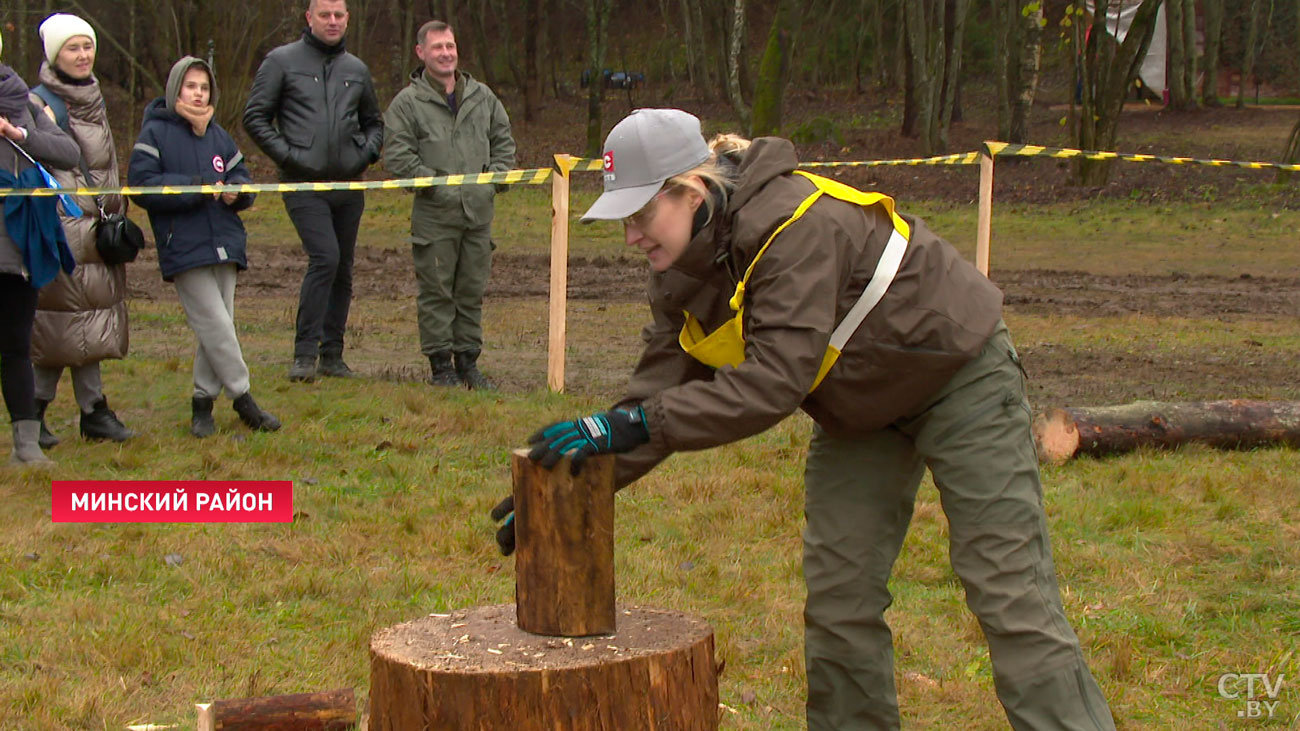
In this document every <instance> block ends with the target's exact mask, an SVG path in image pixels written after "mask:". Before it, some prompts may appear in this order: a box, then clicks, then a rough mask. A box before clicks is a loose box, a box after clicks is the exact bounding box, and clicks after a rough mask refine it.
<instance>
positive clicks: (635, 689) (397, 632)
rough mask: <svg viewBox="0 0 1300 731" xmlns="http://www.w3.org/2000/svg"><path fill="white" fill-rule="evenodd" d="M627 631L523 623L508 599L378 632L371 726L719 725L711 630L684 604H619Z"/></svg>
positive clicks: (377, 729)
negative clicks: (666, 607) (547, 628)
mask: <svg viewBox="0 0 1300 731" xmlns="http://www.w3.org/2000/svg"><path fill="white" fill-rule="evenodd" d="M617 629H618V631H617V632H616V633H612V634H610V635H606V636H600V637H589V638H580V639H569V638H561V637H543V636H539V635H535V634H531V633H528V632H524V631H522V630H520V629H519V627H518V626H517V625H516V623H515V608H514V607H513V606H511V605H509V604H502V605H497V606H491V607H480V608H477V609H471V610H464V611H459V612H454V613H452V614H448V615H429V616H428V617H424V618H422V619H418V620H415V621H414V622H407V623H405V624H399V625H396V626H394V627H389V628H387V629H384V630H380V631H379V632H377V633H376V634H375V636H374V638H373V639H372V640H371V643H370V730H371V731H418V730H420V729H471V728H472V729H478V730H480V731H496V730H497V729H500V730H501V731H506V730H509V731H651V730H654V731H668V730H669V729H672V730H673V731H697V730H699V731H713V730H714V729H717V727H718V678H717V670H716V667H715V665H714V656H713V631H712V630H711V629H710V628H709V626H708V625H707V624H705V623H704V622H701V621H699V620H697V619H693V618H691V617H688V616H685V615H682V614H677V613H675V612H662V611H656V610H652V609H643V608H640V607H634V606H620V607H618V628H617Z"/></svg>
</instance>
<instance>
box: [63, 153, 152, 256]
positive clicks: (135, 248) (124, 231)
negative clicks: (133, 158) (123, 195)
mask: <svg viewBox="0 0 1300 731" xmlns="http://www.w3.org/2000/svg"><path fill="white" fill-rule="evenodd" d="M77 162H78V163H80V164H81V174H82V175H84V176H86V185H87V186H89V187H92V188H93V187H94V186H95V181H94V179H92V178H91V177H90V168H89V167H87V166H86V158H85V157H84V156H83V157H82V158H81V159H79V160H78V161H77ZM126 207H127V205H126V201H123V206H122V209H123V211H122V212H121V213H105V212H104V204H103V202H102V201H101V200H100V198H99V196H95V208H97V209H99V220H98V221H96V222H95V250H96V251H98V252H99V258H100V259H103V260H104V263H105V264H108V265H109V266H117V265H118V264H125V263H127V262H130V261H135V257H136V256H137V255H139V253H140V249H143V248H144V232H143V231H141V230H140V227H139V226H137V225H136V224H135V221H132V220H131V219H130V218H127V216H126Z"/></svg>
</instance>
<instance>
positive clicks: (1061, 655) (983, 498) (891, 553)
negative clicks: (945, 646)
mask: <svg viewBox="0 0 1300 731" xmlns="http://www.w3.org/2000/svg"><path fill="white" fill-rule="evenodd" d="M1029 426H1030V411H1029V403H1028V400H1027V399H1026V396H1025V385H1024V372H1023V370H1022V368H1021V366H1020V361H1019V357H1018V356H1017V355H1016V352H1015V349H1014V347H1013V346H1012V344H1011V338H1010V335H1009V334H1008V332H1007V329H1006V325H1005V324H1000V325H999V327H998V329H997V331H996V332H994V334H993V335H992V337H990V338H989V341H988V343H987V344H986V345H985V346H984V349H983V351H982V352H981V353H980V354H979V356H977V357H976V358H975V359H974V360H972V361H971V362H970V363H967V364H966V365H965V366H964V367H963V368H962V369H961V370H960V371H958V373H957V374H956V375H954V376H953V378H952V379H951V380H950V381H949V382H948V384H947V385H945V386H944V387H943V389H941V390H940V391H939V393H937V394H935V396H934V397H933V398H932V399H931V400H930V402H929V403H928V405H927V406H926V407H925V408H924V409H923V410H922V411H921V412H920V413H919V414H918V415H917V416H915V417H911V418H908V419H906V420H903V421H900V422H898V423H896V424H894V425H892V426H890V427H889V428H886V429H884V430H881V431H879V432H876V433H874V434H872V435H870V436H868V437H865V438H855V439H838V438H832V437H830V436H828V435H826V434H825V433H824V432H823V431H822V430H821V429H820V428H815V431H814V434H813V439H812V445H811V447H810V450H809V455H808V463H807V467H806V474H805V485H806V515H807V527H806V530H805V533H804V577H805V580H806V582H807V585H808V602H807V606H806V608H805V612H804V621H805V655H806V665H807V672H808V706H807V713H808V728H809V729H810V731H857V730H859V729H897V728H899V714H898V699H897V696H896V693H895V688H894V652H893V636H892V634H891V633H890V630H889V626H888V625H887V624H886V623H885V619H884V612H885V609H886V608H888V607H889V605H890V603H891V602H892V600H893V597H892V596H891V595H890V593H889V588H888V586H887V584H888V581H889V575H890V571H891V570H892V568H893V565H894V561H895V560H896V559H897V558H898V554H899V550H900V549H901V547H902V544H903V538H904V536H906V534H907V528H908V524H909V523H910V521H911V518H912V507H913V503H914V501H915V499H916V491H917V487H918V486H919V484H920V481H921V477H922V475H923V473H924V471H925V469H926V467H929V469H930V471H931V473H932V474H933V475H934V482H935V484H936V485H937V486H938V489H939V497H940V500H941V502H942V506H943V511H944V514H945V515H946V516H947V518H948V524H949V545H948V550H949V557H950V561H951V563H952V567H953V570H954V571H955V572H956V574H957V576H958V578H960V580H961V583H962V585H963V586H964V587H965V590H966V604H967V606H969V608H970V610H971V612H973V613H974V614H975V617H976V618H977V619H978V620H979V623H980V626H981V627H982V628H983V630H984V636H985V638H986V639H987V640H988V645H989V657H990V659H991V661H992V665H993V679H994V685H995V687H996V689H997V695H998V700H1000V701H1001V702H1002V706H1003V708H1004V709H1005V711H1006V715H1007V719H1008V720H1009V721H1010V722H1011V727H1012V728H1014V729H1080V730H1083V729H1089V730H1096V729H1114V728H1115V725H1114V722H1113V720H1112V719H1111V714H1110V709H1109V708H1108V706H1107V704H1106V700H1105V698H1104V697H1103V696H1102V694H1101V690H1100V688H1098V686H1097V683H1096V681H1095V680H1094V679H1093V677H1092V675H1091V673H1089V671H1088V668H1087V665H1086V664H1085V663H1084V659H1083V655H1082V653H1081V652H1080V649H1079V640H1078V638H1077V637H1076V636H1075V634H1074V631H1073V630H1072V629H1071V628H1070V625H1069V623H1068V622H1067V621H1066V618H1065V612H1064V610H1063V608H1062V606H1061V596H1060V592H1059V590H1058V588H1057V583H1056V573H1055V568H1054V567H1053V564H1052V551H1051V546H1050V543H1049V541H1048V537H1047V520H1046V516H1045V514H1044V512H1043V492H1042V486H1041V483H1040V482H1039V478H1038V460H1037V455H1036V454H1035V452H1034V444H1033V440H1032V437H1031V435H1030V431H1029Z"/></svg>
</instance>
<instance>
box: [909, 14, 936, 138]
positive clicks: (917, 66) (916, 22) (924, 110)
mask: <svg viewBox="0 0 1300 731" xmlns="http://www.w3.org/2000/svg"><path fill="white" fill-rule="evenodd" d="M937 1H938V2H942V0H937ZM935 2H936V0H909V1H908V2H905V3H904V5H905V7H906V11H905V12H906V16H905V17H906V27H905V28H904V32H905V33H906V34H907V45H908V56H909V63H908V77H909V78H908V84H907V85H908V88H909V90H910V92H911V96H912V104H913V105H914V107H913V109H914V114H915V116H914V119H913V120H912V127H911V129H908V126H907V122H908V120H907V114H906V110H904V115H903V117H904V118H903V135H904V136H916V137H919V138H920V140H921V149H922V152H923V153H924V154H926V155H928V154H930V151H931V149H932V148H931V146H932V145H933V141H934V136H933V130H934V101H935V93H934V85H935V79H934V64H933V60H934V54H935V50H936V48H937V46H938V45H941V43H940V42H937V41H935V40H934V36H936V35H937V36H938V37H939V38H940V39H942V38H943V28H942V27H938V28H934V27H932V25H931V22H932V21H931V12H930V10H931V8H932V5H933V4H934V3H935ZM939 17H940V18H942V17H943V15H942V13H940V14H939ZM905 106H906V105H905Z"/></svg>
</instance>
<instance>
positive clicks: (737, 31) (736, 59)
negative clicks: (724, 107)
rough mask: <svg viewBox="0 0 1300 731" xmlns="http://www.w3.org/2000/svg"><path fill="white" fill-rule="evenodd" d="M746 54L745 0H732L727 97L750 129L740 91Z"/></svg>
mask: <svg viewBox="0 0 1300 731" xmlns="http://www.w3.org/2000/svg"><path fill="white" fill-rule="evenodd" d="M744 55H745V0H732V7H731V49H730V50H729V51H728V53H727V98H728V99H729V100H730V101H731V108H732V109H733V110H735V112H736V118H737V119H739V120H740V124H741V128H742V129H745V130H748V129H749V125H750V113H749V107H748V106H747V105H746V104H745V97H744V95H742V94H741V92H740V67H741V66H742V65H744Z"/></svg>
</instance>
